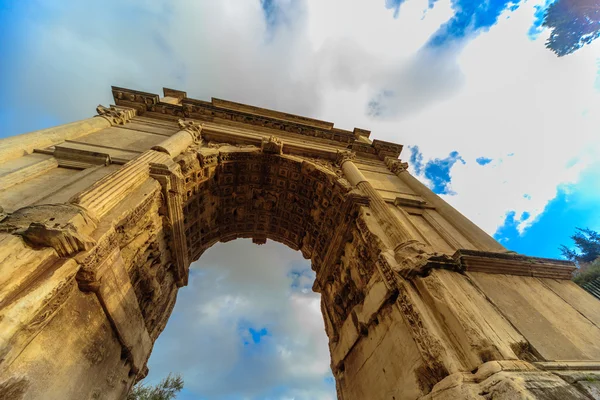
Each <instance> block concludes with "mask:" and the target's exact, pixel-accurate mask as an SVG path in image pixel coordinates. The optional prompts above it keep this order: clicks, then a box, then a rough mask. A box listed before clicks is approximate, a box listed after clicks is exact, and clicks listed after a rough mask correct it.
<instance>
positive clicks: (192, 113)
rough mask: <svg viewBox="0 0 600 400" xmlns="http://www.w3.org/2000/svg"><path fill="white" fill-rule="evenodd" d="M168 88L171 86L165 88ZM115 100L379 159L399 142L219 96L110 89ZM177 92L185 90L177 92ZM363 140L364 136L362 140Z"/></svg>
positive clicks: (397, 147)
mask: <svg viewBox="0 0 600 400" xmlns="http://www.w3.org/2000/svg"><path fill="white" fill-rule="evenodd" d="M169 90H171V91H172V89H169ZM112 91H113V97H114V99H115V103H116V104H117V105H119V106H125V107H131V108H133V109H135V110H137V112H138V114H139V115H143V114H144V113H146V112H151V113H155V115H160V118H166V119H172V120H175V121H177V120H179V119H183V118H193V119H197V120H200V121H207V122H212V121H215V120H219V121H230V122H232V123H240V124H246V125H252V126H259V127H262V128H268V129H272V130H276V131H283V132H288V133H293V134H298V135H303V136H308V137H314V138H318V139H325V140H330V141H332V142H337V143H341V144H343V145H344V147H348V148H350V149H351V150H353V151H354V152H356V153H358V154H359V155H361V156H366V157H372V158H379V159H380V160H383V159H384V158H385V157H395V158H398V157H399V156H400V152H401V151H402V145H400V144H396V143H390V142H385V141H382V140H374V141H373V142H372V143H369V142H368V140H367V141H366V142H365V141H360V140H359V139H361V138H368V136H369V135H370V131H368V130H365V129H358V128H355V129H354V131H347V130H343V129H339V128H335V127H333V124H331V123H329V122H325V121H319V120H313V119H310V118H305V117H301V116H295V115H292V114H286V113H281V112H278V111H273V110H267V109H263V108H257V107H254V108H252V107H251V106H247V105H244V104H240V103H234V102H229V101H225V100H220V99H212V102H208V101H203V100H196V99H190V98H187V97H184V98H182V99H181V103H180V104H171V103H165V102H161V101H160V97H159V96H158V95H156V94H152V93H146V92H140V91H135V90H130V89H125V88H119V87H114V86H113V88H112ZM177 93H185V92H180V91H177ZM363 140H364V139H363Z"/></svg>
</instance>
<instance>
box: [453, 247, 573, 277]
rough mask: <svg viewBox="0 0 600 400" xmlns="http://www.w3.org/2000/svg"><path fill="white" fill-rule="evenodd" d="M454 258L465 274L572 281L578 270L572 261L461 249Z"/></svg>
mask: <svg viewBox="0 0 600 400" xmlns="http://www.w3.org/2000/svg"><path fill="white" fill-rule="evenodd" d="M453 258H454V260H455V261H456V262H457V263H458V264H459V267H460V269H461V270H462V271H465V272H485V273H488V274H506V275H518V276H531V277H535V278H552V279H564V280H570V279H571V278H572V277H573V271H575V269H576V267H575V265H574V264H573V263H572V262H571V261H562V260H554V259H550V258H539V257H527V256H523V255H520V254H510V253H495V252H489V251H479V250H464V249H461V250H458V251H457V252H456V253H454V255H453Z"/></svg>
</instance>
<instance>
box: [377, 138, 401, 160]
mask: <svg viewBox="0 0 600 400" xmlns="http://www.w3.org/2000/svg"><path fill="white" fill-rule="evenodd" d="M372 146H373V148H374V149H375V150H376V151H377V155H378V156H379V158H380V159H382V160H384V159H385V158H387V157H393V158H398V157H400V153H402V148H403V147H404V146H402V145H401V144H397V143H392V142H386V141H383V140H377V139H375V140H373V144H372Z"/></svg>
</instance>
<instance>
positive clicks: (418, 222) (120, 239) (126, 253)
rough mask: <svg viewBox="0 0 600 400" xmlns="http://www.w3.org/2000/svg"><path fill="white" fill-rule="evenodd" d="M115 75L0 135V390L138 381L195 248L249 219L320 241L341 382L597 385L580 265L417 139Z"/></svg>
mask: <svg viewBox="0 0 600 400" xmlns="http://www.w3.org/2000/svg"><path fill="white" fill-rule="evenodd" d="M112 91H113V95H114V102H115V104H116V105H115V106H111V107H107V108H105V107H102V106H99V107H98V109H97V113H98V115H96V116H94V117H92V118H89V119H86V120H83V121H79V122H74V123H71V124H67V125H63V126H59V127H55V128H50V129H45V130H42V131H38V132H33V133H29V134H25V135H20V136H17V137H12V138H8V139H3V140H1V141H0V206H1V207H2V212H1V213H0V399H121V398H123V397H124V396H125V395H126V394H127V392H128V390H129V389H130V388H131V386H132V385H133V384H134V383H135V382H136V381H137V380H139V379H141V378H142V377H144V376H145V374H146V373H147V368H146V362H147V360H148V357H149V355H150V352H151V350H152V346H153V343H154V341H155V340H156V338H157V337H158V336H159V335H160V333H161V331H162V330H163V329H164V327H165V324H166V323H167V319H168V318H169V315H170V313H171V311H172V309H173V306H174V304H175V299H176V297H177V291H178V290H179V288H181V287H182V286H185V285H186V283H187V279H188V270H189V266H190V263H191V262H193V261H195V260H197V259H198V258H200V257H201V256H202V254H203V253H204V251H206V249H208V248H209V247H210V246H212V245H213V244H214V243H216V242H219V241H221V242H225V241H229V240H233V239H236V238H242V237H243V238H252V240H253V241H254V242H255V243H257V244H261V243H264V242H265V241H266V240H267V239H271V240H275V241H278V242H281V243H284V244H286V245H287V246H289V247H291V248H292V249H295V250H300V251H301V252H302V254H303V255H304V257H306V258H308V259H310V260H311V262H312V268H313V269H314V270H315V271H316V276H317V278H316V281H315V284H314V288H313V289H314V290H315V291H316V292H319V293H320V294H321V309H322V313H323V319H324V322H325V329H326V331H327V335H328V337H329V348H330V352H331V368H332V370H333V374H334V376H335V379H336V386H337V393H338V398H339V399H343V400H377V399H389V400H392V399H395V400H400V399H452V400H456V399H463V398H464V399H519V398H523V399H525V398H535V399H566V398H573V399H590V398H599V397H598V396H600V394H599V393H600V384H599V380H600V303H599V302H598V300H596V299H595V298H593V297H592V296H591V295H590V294H588V293H586V292H585V291H583V290H582V289H580V288H579V287H578V286H576V285H575V284H573V283H572V282H571V281H570V277H571V273H572V271H573V269H574V268H573V265H572V264H570V263H568V262H564V261H560V260H550V259H541V258H532V257H526V256H523V255H519V254H515V253H513V252H510V251H508V250H506V249H505V248H504V247H502V245H500V244H499V243H498V242H496V241H495V240H494V239H493V238H491V237H490V236H489V235H487V234H486V233H485V232H483V231H482V230H481V229H479V228H478V227H477V226H476V225H474V224H473V223H472V222H470V221H469V220H468V219H467V218H465V217H464V216H463V215H462V214H460V213H459V212H458V211H456V210H455V209H454V208H452V207H451V206H450V205H448V204H447V203H445V202H444V201H443V200H442V199H441V198H439V197H438V196H436V195H435V194H434V193H433V192H431V191H430V190H429V189H428V188H427V187H426V186H424V185H423V184H422V183H421V182H419V181H418V180H417V179H415V178H414V177H413V176H411V175H410V173H409V172H408V171H407V170H406V168H407V165H406V163H403V162H402V161H401V160H400V159H399V158H398V157H399V156H400V153H401V150H402V146H401V145H399V144H395V143H388V142H384V141H380V140H371V139H369V136H370V132H369V131H366V130H363V129H354V130H353V131H346V130H342V129H338V128H336V127H334V126H333V124H332V123H329V122H325V121H320V120H314V119H310V118H304V117H300V116H296V115H290V114H285V113H281V112H276V111H271V110H265V109H262V108H257V107H252V106H248V105H243V104H238V103H233V102H229V101H224V100H218V99H212V101H211V102H206V101H201V100H195V99H191V98H188V97H187V95H186V93H185V92H181V91H177V90H170V89H165V90H164V96H163V97H159V96H158V95H154V94H149V93H143V92H138V91H134V90H128V89H122V88H117V87H113V89H112ZM198 362H208V363H210V362H211V360H198ZM594 396H596V397H594Z"/></svg>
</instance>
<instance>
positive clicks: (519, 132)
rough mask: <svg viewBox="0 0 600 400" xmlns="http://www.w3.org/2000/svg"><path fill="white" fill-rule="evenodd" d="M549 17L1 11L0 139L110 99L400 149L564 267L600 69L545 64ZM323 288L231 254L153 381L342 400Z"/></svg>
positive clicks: (224, 250) (421, 11) (420, 2)
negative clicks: (164, 97) (287, 125)
mask: <svg viewBox="0 0 600 400" xmlns="http://www.w3.org/2000/svg"><path fill="white" fill-rule="evenodd" d="M550 3H551V0H534V1H527V2H523V1H506V0H490V1H487V2H473V1H469V0H404V1H402V0H400V1H398V0H379V1H358V0H356V1H345V2H343V3H341V5H340V2H339V1H336V0H219V1H218V2H217V1H212V0H197V1H183V0H182V1H177V2H175V1H167V0H161V1H154V2H140V1H137V0H118V1H117V0H106V1H104V2H102V4H101V5H100V4H97V3H91V2H86V1H75V0H72V1H66V0H63V1H58V0H19V1H16V0H0V35H1V37H2V38H3V45H2V47H1V49H0V52H1V54H0V87H1V88H2V90H1V91H0V137H6V136H10V135H15V134H19V133H24V132H28V131H31V130H35V129H41V128H45V127H49V126H54V125H57V124H61V123H66V122H70V121H73V120H77V119H82V118H87V117H89V116H90V115H92V114H94V110H95V107H96V106H97V105H98V104H99V103H102V104H105V105H108V104H110V103H111V101H112V99H111V93H110V86H111V85H116V86H124V87H130V88H135V89H138V90H143V91H149V92H155V93H159V92H160V91H161V88H162V87H163V86H166V87H173V88H178V89H182V90H186V91H187V92H188V94H189V95H190V96H191V97H196V98H200V99H209V98H210V97H211V96H212V97H220V98H226V99H231V100H234V101H240V102H245V103H250V104H255V105H258V106H263V107H268V108H274V109H278V110H282V111H286V112H291V113H295V114H301V115H307V116H311V117H315V118H322V119H325V120H329V121H334V122H335V123H336V126H339V127H341V128H346V129H352V128H353V127H355V126H357V127H362V128H367V129H370V130H371V131H372V132H373V134H372V136H373V137H374V138H377V139H382V140H389V141H394V142H399V143H402V144H404V145H405V146H406V147H405V152H404V154H403V155H402V158H403V159H404V160H406V161H409V163H410V168H411V171H412V173H414V174H415V175H417V176H418V177H419V179H421V180H422V181H424V182H425V183H427V184H428V185H429V187H431V188H432V190H434V191H435V192H436V193H438V194H440V196H442V197H443V198H444V199H445V200H447V201H448V202H450V203H451V204H452V205H454V206H455V207H457V208H458V209H459V210H460V211H461V212H462V213H464V214H465V215H466V216H467V217H469V218H470V219H472V220H473V221H474V222H476V223H477V224H478V225H480V226H481V227H482V228H483V229H485V230H486V231H487V232H488V233H490V234H492V235H494V237H495V238H496V239H497V240H499V241H500V242H501V243H503V244H504V245H505V246H506V247H508V248H510V249H512V250H515V251H518V252H520V253H524V254H529V255H536V256H543V257H559V256H560V253H559V251H558V247H559V246H560V245H561V244H568V243H569V236H570V235H571V234H572V233H573V232H574V230H575V228H576V227H589V228H592V229H596V230H600V217H599V214H598V212H597V209H598V207H597V206H598V204H599V203H600V185H599V184H598V183H599V182H600V175H599V173H598V172H597V171H600V134H599V132H598V130H599V128H600V74H599V72H600V51H599V46H598V43H594V44H592V45H590V46H586V47H584V48H582V49H580V50H579V51H577V52H576V53H574V54H571V55H569V56H566V57H563V58H560V59H559V58H557V57H555V56H554V54H552V53H551V52H550V51H548V50H546V49H545V48H544V42H545V40H546V37H547V36H548V31H546V30H544V29H542V28H541V17H542V16H543V11H544V9H545V8H546V7H547V6H548V5H549V4H550ZM265 249H267V250H268V251H265ZM311 274H312V272H311V271H310V267H309V265H308V264H307V263H306V261H304V260H302V259H301V257H300V255H299V254H297V253H294V252H291V251H290V250H289V249H286V248H284V247H283V246H280V245H275V244H272V243H269V244H268V245H267V246H266V247H265V246H263V247H257V246H252V245H251V244H250V243H248V242H245V241H235V242H232V243H228V244H226V245H219V246H215V247H214V248H213V249H211V250H210V251H209V252H207V254H206V255H205V256H203V258H202V260H200V261H199V262H198V263H197V264H195V266H194V269H193V272H192V279H191V282H192V283H191V285H190V287H188V288H185V289H184V290H182V291H181V292H180V297H179V300H178V303H177V307H176V308H175V312H174V316H173V318H172V320H171V321H170V322H169V325H168V326H167V328H166V330H165V332H164V334H163V335H162V336H161V338H160V339H159V341H158V342H157V345H156V347H155V351H154V353H153V356H152V358H151V361H150V368H151V373H150V376H149V378H148V380H149V381H151V382H155V381H156V380H158V379H160V378H161V377H162V376H164V375H166V374H167V373H168V372H169V371H175V372H177V371H179V372H182V373H183V374H184V378H185V379H186V381H187V384H186V389H185V393H184V394H183V395H182V398H185V399H211V400H212V399H239V398H248V399H292V398H294V399H297V400H301V399H323V400H324V399H333V398H334V396H335V395H334V385H333V383H332V381H331V373H330V371H329V367H328V363H329V361H328V357H329V356H328V353H327V347H326V345H327V340H326V338H325V336H324V332H323V327H322V321H321V320H320V314H319V310H318V296H317V295H316V294H314V293H312V292H311V291H310V287H311V284H312V279H314V276H313V275H311ZM209 282H210V283H211V284H208V283H209ZM215 282H216V284H214V283H215ZM266 293H268V295H265V294H266ZM211 299H213V300H214V301H211ZM190 321H194V322H193V323H190ZM315 321H316V322H315ZM217 351H218V352H217ZM219 354H220V355H219ZM223 354H226V356H223ZM203 360H213V362H211V363H210V365H207V364H206V363H203V362H202V361H203ZM224 382H227V383H224ZM231 382H234V383H231ZM242 393H244V395H242Z"/></svg>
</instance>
